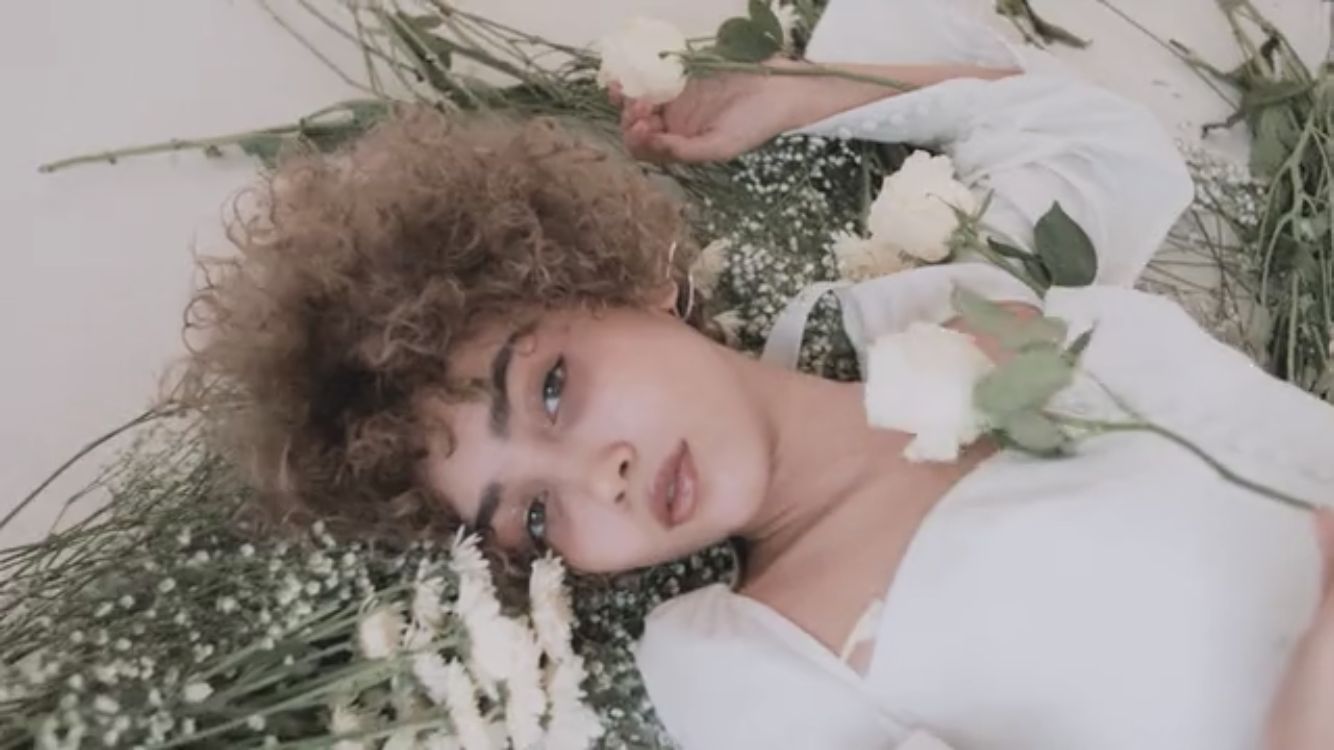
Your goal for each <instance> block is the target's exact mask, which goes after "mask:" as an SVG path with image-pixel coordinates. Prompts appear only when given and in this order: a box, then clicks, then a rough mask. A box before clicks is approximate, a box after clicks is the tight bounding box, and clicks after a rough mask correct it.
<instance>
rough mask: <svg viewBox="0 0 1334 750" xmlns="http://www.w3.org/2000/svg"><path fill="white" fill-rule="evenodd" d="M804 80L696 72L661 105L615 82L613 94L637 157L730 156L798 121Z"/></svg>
mask: <svg viewBox="0 0 1334 750" xmlns="http://www.w3.org/2000/svg"><path fill="white" fill-rule="evenodd" d="M771 64H774V65H778V64H781V63H771ZM801 83H802V82H801V81H800V80H799V79H796V78H787V77H780V76H766V75H755V74H749V73H724V74H719V75H712V76H707V77H692V78H691V79H690V82H689V83H688V84H686V88H685V91H683V92H682V93H681V95H680V96H678V97H677V98H676V99H674V100H672V101H670V102H668V103H667V104H664V105H660V106H653V105H651V104H648V103H647V102H644V101H640V100H635V99H626V98H624V97H622V96H621V93H620V87H619V86H616V85H614V84H613V86H612V88H611V99H612V102H613V103H614V104H617V105H618V106H620V107H621V136H622V138H623V139H624V140H625V145H626V148H628V149H629V150H630V153H631V154H633V155H634V156H635V157H637V158H640V159H644V160H646V161H659V162H661V161H672V160H674V161H683V162H705V161H726V160H728V159H733V158H735V157H737V156H740V155H741V154H743V153H745V152H747V151H749V150H750V149H752V148H755V147H756V146H759V145H761V144H763V143H764V142H766V141H768V140H769V139H770V138H773V137H774V136H777V135H778V134H780V133H782V132H783V131H785V130H787V129H789V128H792V127H796V123H795V122H794V117H795V115H796V110H797V106H796V105H797V104H799V103H800V92H799V91H798V89H799V88H800V85H801Z"/></svg>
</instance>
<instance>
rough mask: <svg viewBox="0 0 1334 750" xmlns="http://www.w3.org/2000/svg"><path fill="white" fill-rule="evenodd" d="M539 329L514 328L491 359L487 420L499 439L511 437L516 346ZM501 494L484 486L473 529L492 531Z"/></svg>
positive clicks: (496, 488) (491, 486)
mask: <svg viewBox="0 0 1334 750" xmlns="http://www.w3.org/2000/svg"><path fill="white" fill-rule="evenodd" d="M536 328H537V326H536V324H533V325H526V326H520V327H519V328H517V329H515V331H514V332H513V333H511V334H510V335H509V337H508V338H506V339H505V343H503V344H501V345H500V348H499V349H497V350H496V356H495V357H494V358H493V359H492V360H491V408H490V414H489V417H488V422H489V424H490V427H491V434H492V435H495V436H496V437H498V438H502V439H503V438H508V437H509V431H510V411H511V409H510V395H509V373H510V362H512V361H513V360H514V347H515V345H516V344H517V342H518V341H519V339H520V338H523V337H524V336H527V335H528V334H530V333H532V332H533V331H534V330H535V329H536ZM501 494H502V493H501V489H500V484H499V483H498V482H490V483H488V484H487V485H486V487H485V488H483V489H482V497H481V500H479V501H478V503H477V518H476V519H475V520H474V521H473V524H472V525H473V528H474V529H476V530H477V531H479V532H486V533H489V532H491V531H493V529H492V528H491V520H492V519H493V518H495V515H496V510H497V509H499V508H500V496H501Z"/></svg>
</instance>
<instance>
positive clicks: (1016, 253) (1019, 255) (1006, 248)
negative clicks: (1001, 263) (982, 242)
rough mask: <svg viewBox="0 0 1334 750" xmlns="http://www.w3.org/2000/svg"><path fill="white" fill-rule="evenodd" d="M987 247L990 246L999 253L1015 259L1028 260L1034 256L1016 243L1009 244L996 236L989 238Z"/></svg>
mask: <svg viewBox="0 0 1334 750" xmlns="http://www.w3.org/2000/svg"><path fill="white" fill-rule="evenodd" d="M987 247H990V248H991V249H992V250H993V251H995V253H996V254H997V255H1001V256H1003V257H1006V258H1013V259H1015V260H1028V259H1029V258H1032V257H1033V254H1032V253H1028V252H1024V251H1023V250H1020V249H1019V248H1017V247H1015V246H1014V245H1007V244H1005V243H1004V242H1001V241H1000V240H997V239H995V238H994V237H988V238H987Z"/></svg>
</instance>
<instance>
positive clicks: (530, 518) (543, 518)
mask: <svg viewBox="0 0 1334 750" xmlns="http://www.w3.org/2000/svg"><path fill="white" fill-rule="evenodd" d="M523 525H524V529H525V530H526V531H527V532H528V538H529V539H531V540H532V541H533V544H535V545H537V546H538V547H541V546H542V545H544V544H546V538H547V496H546V493H542V494H541V495H538V496H537V497H536V498H533V501H532V502H531V503H529V505H528V512H527V513H526V514H525V515H524V519H523Z"/></svg>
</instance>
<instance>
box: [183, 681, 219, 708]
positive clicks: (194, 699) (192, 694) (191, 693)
mask: <svg viewBox="0 0 1334 750" xmlns="http://www.w3.org/2000/svg"><path fill="white" fill-rule="evenodd" d="M210 695H213V686H212V685H209V684H208V683H207V682H204V681H202V680H200V681H197V682H191V683H190V684H188V685H186V686H185V687H184V688H183V689H182V690H181V698H182V699H183V700H184V701H185V702H186V703H203V702H204V701H206V700H208V697H209V696H210Z"/></svg>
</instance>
